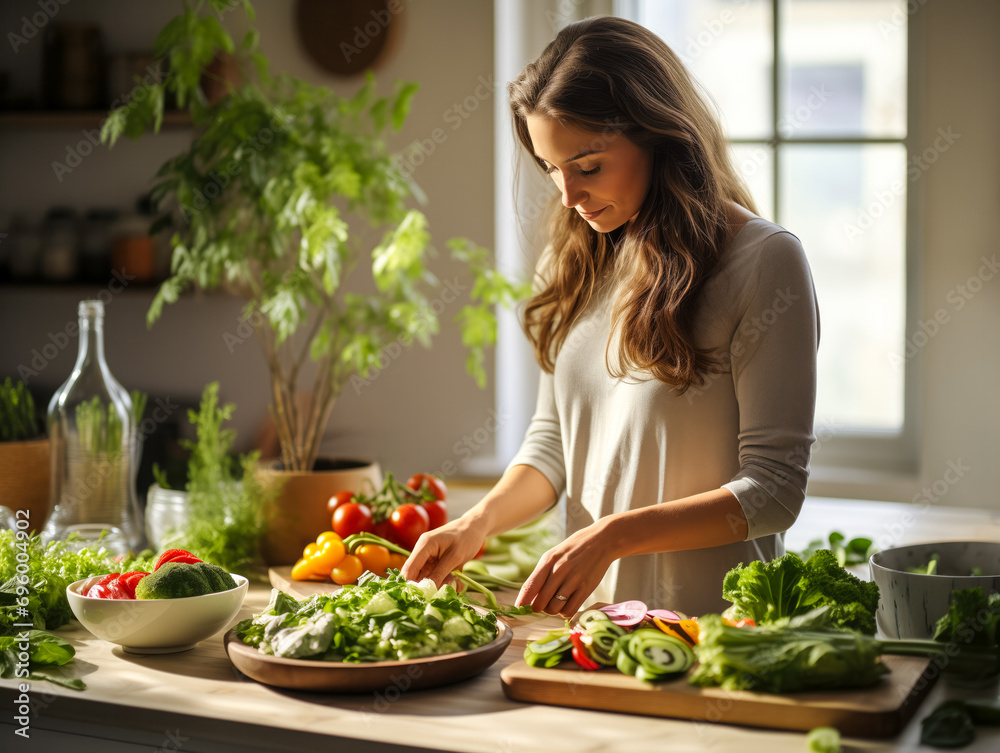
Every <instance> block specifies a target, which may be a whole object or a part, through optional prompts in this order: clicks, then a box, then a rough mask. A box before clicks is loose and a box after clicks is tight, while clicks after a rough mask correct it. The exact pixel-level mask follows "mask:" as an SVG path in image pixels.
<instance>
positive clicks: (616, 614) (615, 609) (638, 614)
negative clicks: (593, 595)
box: [601, 601, 646, 627]
mask: <svg viewBox="0 0 1000 753" xmlns="http://www.w3.org/2000/svg"><path fill="white" fill-rule="evenodd" d="M601 611H602V612H604V614H606V615H607V616H608V617H610V618H611V621H612V622H613V623H615V624H616V625H621V626H622V627H629V626H630V625H637V624H639V623H640V622H642V621H643V620H644V619H646V605H645V604H643V603H642V602H641V601H623V602H621V603H619V604H609V605H608V606H606V607H601Z"/></svg>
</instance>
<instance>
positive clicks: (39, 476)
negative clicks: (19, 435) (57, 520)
mask: <svg viewBox="0 0 1000 753" xmlns="http://www.w3.org/2000/svg"><path fill="white" fill-rule="evenodd" d="M0 505H2V506H4V507H7V508H9V509H11V510H14V511H15V513H14V514H15V519H16V520H24V519H25V515H27V516H28V517H27V519H28V521H29V527H28V530H30V531H41V530H42V529H43V528H44V527H45V522H46V521H47V520H48V519H49V515H50V514H51V513H52V499H51V496H50V491H49V440H48V438H45V439H30V440H26V441H23V442H0ZM19 512H20V513H21V514H18V513H19Z"/></svg>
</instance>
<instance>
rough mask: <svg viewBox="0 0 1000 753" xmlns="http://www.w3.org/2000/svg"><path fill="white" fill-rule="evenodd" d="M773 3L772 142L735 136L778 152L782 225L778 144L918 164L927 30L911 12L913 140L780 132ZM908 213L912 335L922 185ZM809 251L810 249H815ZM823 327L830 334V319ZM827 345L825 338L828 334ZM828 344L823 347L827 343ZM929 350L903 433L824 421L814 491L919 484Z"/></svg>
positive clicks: (779, 0)
mask: <svg viewBox="0 0 1000 753" xmlns="http://www.w3.org/2000/svg"><path fill="white" fill-rule="evenodd" d="M770 2H771V9H772V14H771V54H772V60H773V64H772V70H771V87H772V101H771V107H770V119H771V123H770V127H771V138H770V139H750V138H737V139H731V140H730V143H731V144H734V145H744V144H745V145H760V146H766V147H769V148H770V149H771V154H772V160H771V162H772V165H771V168H772V175H771V180H772V188H771V190H772V195H771V201H772V206H773V207H774V212H775V221H776V222H778V223H779V224H780V222H781V217H780V206H781V205H780V201H779V199H780V196H781V175H780V169H781V157H780V154H779V149H778V147H779V146H781V145H785V144H796V145H798V144H831V145H834V144H835V145H851V144H902V145H903V147H904V149H905V152H906V163H905V164H906V165H909V164H910V159H911V158H912V157H913V154H914V152H915V149H916V148H917V147H916V145H915V143H914V134H916V133H918V132H919V129H918V125H919V124H918V122H917V112H918V110H919V94H920V92H919V87H918V86H917V83H916V82H918V81H920V80H921V74H922V68H923V66H922V60H923V55H922V51H923V50H922V44H921V40H922V39H923V29H922V26H921V16H922V14H921V13H919V12H916V13H908V14H907V17H906V19H907V22H906V35H907V39H906V58H907V59H906V76H907V79H906V90H907V91H906V94H907V102H906V135H905V137H904V138H857V137H854V138H851V137H847V138H836V137H831V138H823V137H808V136H799V137H796V136H795V135H794V134H791V135H788V136H785V135H783V134H782V133H781V131H780V130H779V128H778V123H779V118H780V116H781V113H780V106H779V105H780V103H779V99H780V93H781V92H782V91H783V89H782V84H783V81H782V75H783V70H782V65H781V60H782V55H781V34H780V32H781V29H782V11H783V8H782V6H783V4H784V0H770ZM614 12H615V15H617V16H621V17H623V18H629V19H632V20H634V21H636V22H638V23H643V19H642V17H641V16H642V13H641V11H640V0H615V3H614ZM903 180H904V185H906V195H905V201H906V205H905V209H904V212H905V214H904V217H905V220H904V233H905V238H904V256H903V258H904V274H905V280H904V294H905V297H906V298H905V302H904V317H903V326H904V330H903V332H902V333H901V334H902V336H903V337H904V338H905V337H907V336H908V331H909V323H910V322H912V321H916V320H917V319H918V318H919V312H920V305H919V304H920V281H921V274H920V266H919V261H920V254H919V250H920V237H919V213H918V211H917V209H918V207H919V205H920V199H921V191H920V181H915V182H914V181H909V180H906V175H905V173H904V176H903ZM807 253H808V249H807ZM824 313H826V314H827V316H831V315H832V314H831V313H827V312H824V311H823V310H822V308H821V311H820V316H821V319H820V327H821V333H822V317H823V314H824ZM820 341H821V343H822V334H821V337H820ZM821 347H822V345H821ZM921 363H922V358H921V353H917V355H915V356H914V357H913V358H909V359H906V361H905V362H904V364H903V424H902V427H901V428H900V429H899V430H898V431H892V430H864V429H851V428H841V427H837V426H829V425H821V424H817V425H816V428H815V434H816V437H817V439H816V442H815V443H814V444H813V448H812V450H813V452H812V459H811V461H810V467H811V473H810V480H809V488H808V493H809V494H812V495H818V496H831V497H866V498H886V499H896V498H898V497H899V494H900V490H901V489H903V488H905V487H906V485H907V482H912V481H913V480H914V479H915V478H916V477H917V474H918V473H919V438H920V431H919V427H920V415H919V400H918V398H919V395H920V377H919V371H920V365H921Z"/></svg>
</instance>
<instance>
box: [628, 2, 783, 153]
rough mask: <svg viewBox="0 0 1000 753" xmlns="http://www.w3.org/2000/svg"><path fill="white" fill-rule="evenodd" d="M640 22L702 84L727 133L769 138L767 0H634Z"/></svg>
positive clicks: (769, 28) (769, 100)
mask: <svg viewBox="0 0 1000 753" xmlns="http://www.w3.org/2000/svg"><path fill="white" fill-rule="evenodd" d="M639 21H640V22H641V23H642V24H643V25H644V26H646V27H647V28H648V29H650V30H652V31H653V32H655V33H656V34H658V35H659V36H660V37H661V38H662V39H663V40H664V41H665V42H666V43H667V44H668V45H670V47H671V48H672V49H673V50H674V52H676V53H677V55H678V56H679V57H680V58H681V60H683V61H684V64H685V65H686V66H688V68H689V70H690V71H691V72H692V73H693V74H694V75H695V77H696V78H697V79H698V80H699V81H700V82H701V84H702V85H703V86H704V87H705V89H706V90H707V91H708V93H709V94H710V95H711V96H712V98H713V99H714V100H715V103H716V104H717V105H718V107H719V110H721V113H722V119H723V122H724V124H725V126H726V128H727V131H728V133H729V135H730V136H731V137H732V138H752V139H756V138H770V137H771V135H772V134H771V2H770V0H639Z"/></svg>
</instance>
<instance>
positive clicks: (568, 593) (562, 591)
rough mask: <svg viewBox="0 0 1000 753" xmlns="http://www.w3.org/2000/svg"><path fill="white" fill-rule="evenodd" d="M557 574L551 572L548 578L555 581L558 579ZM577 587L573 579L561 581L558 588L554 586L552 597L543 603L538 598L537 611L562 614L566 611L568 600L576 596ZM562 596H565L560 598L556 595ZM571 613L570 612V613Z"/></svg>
mask: <svg viewBox="0 0 1000 753" xmlns="http://www.w3.org/2000/svg"><path fill="white" fill-rule="evenodd" d="M558 577H559V576H558V575H557V574H556V573H553V575H552V577H551V578H550V580H551V581H553V582H555V581H556V580H558ZM576 592H577V587H576V584H575V582H574V581H570V580H566V581H563V582H562V583H561V584H560V585H559V587H558V588H554V589H553V591H552V598H551V599H550V600H549V601H548V603H547V604H546V603H543V602H541V600H539V603H540V604H541V608H540V609H539V611H541V612H545V613H546V614H553V615H555V614H563V613H564V612H566V611H567V605H568V604H569V602H570V600H572V599H574V598H576ZM560 596H564V597H565V598H563V599H560V598H558V597H560ZM571 614H572V613H571Z"/></svg>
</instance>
